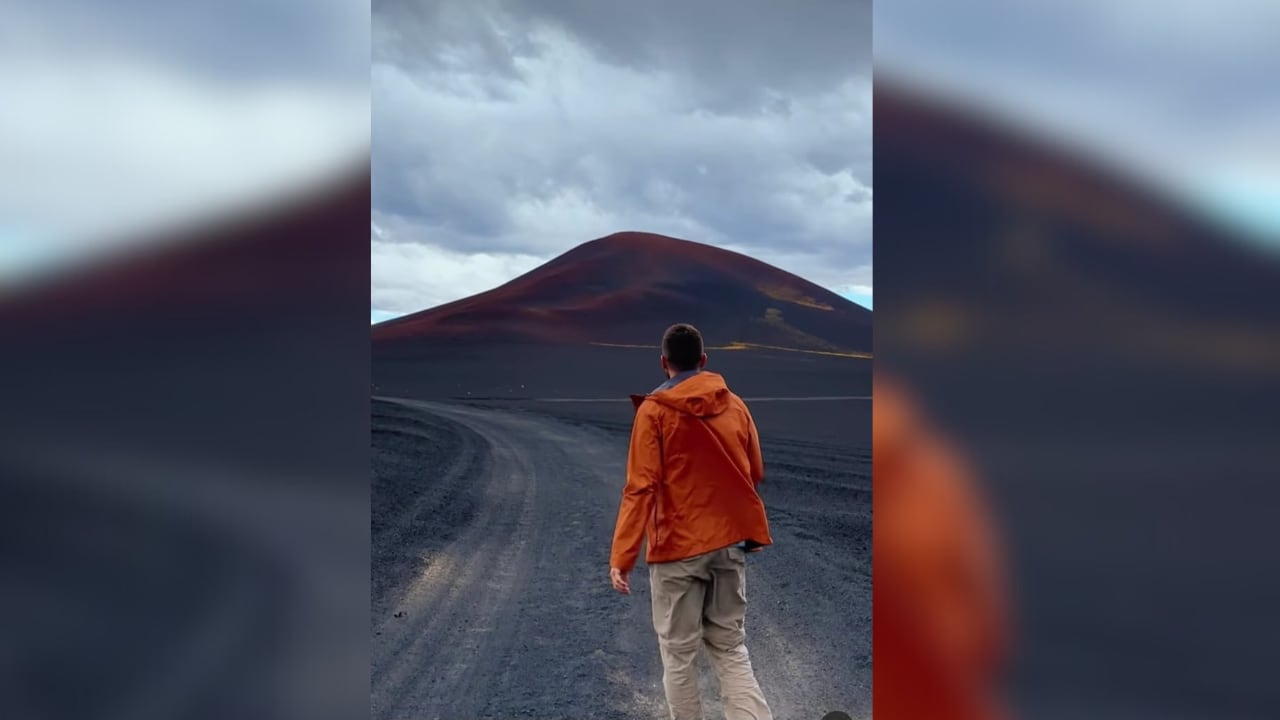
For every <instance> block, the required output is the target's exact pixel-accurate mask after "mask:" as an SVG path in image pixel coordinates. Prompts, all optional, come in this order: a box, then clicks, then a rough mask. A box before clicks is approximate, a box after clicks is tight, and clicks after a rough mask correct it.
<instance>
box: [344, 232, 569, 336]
mask: <svg viewBox="0 0 1280 720" xmlns="http://www.w3.org/2000/svg"><path fill="white" fill-rule="evenodd" d="M548 259H550V258H547V257H540V256H535V255H522V254H515V253H460V252H456V251H452V250H446V249H444V248H440V247H436V246H434V245H429V244H425V243H399V242H394V241H385V240H376V239H375V240H372V241H371V242H370V246H369V274H370V278H369V279H370V286H371V288H372V292H371V297H370V304H371V308H372V309H373V310H374V311H376V312H380V313H386V314H388V315H402V314H405V313H410V312H415V311H418V310H422V309H424V308H430V307H435V306H437V305H442V304H444V303H447V302H450V301H452V300H457V299H458V298H462V297H467V296H470V295H475V294H477V293H481V292H484V291H486V290H491V289H493V288H495V287H497V286H499V285H501V284H503V283H505V282H506V281H508V280H511V279H513V278H515V277H518V276H520V275H522V274H524V273H526V272H528V271H530V270H532V269H534V268H535V267H537V266H539V265H541V264H542V263H544V262H546V261H547V260H548ZM384 319H385V318H384Z"/></svg>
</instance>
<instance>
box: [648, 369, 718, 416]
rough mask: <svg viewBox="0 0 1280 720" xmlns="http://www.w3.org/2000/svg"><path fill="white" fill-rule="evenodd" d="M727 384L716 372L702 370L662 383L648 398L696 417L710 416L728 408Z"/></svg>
mask: <svg viewBox="0 0 1280 720" xmlns="http://www.w3.org/2000/svg"><path fill="white" fill-rule="evenodd" d="M730 396H731V395H730V393H729V386H728V385H726V384H725V382H724V378H723V377H721V376H720V375H719V374H718V373H713V372H708V371H706V370H703V371H701V372H699V373H696V374H694V375H691V376H690V377H688V378H686V379H684V380H681V381H680V382H678V383H676V384H675V385H672V386H670V387H667V386H666V384H665V383H664V384H663V385H662V386H659V389H658V390H655V391H654V392H653V394H651V395H649V396H648V398H649V399H651V400H653V401H654V402H656V403H660V404H662V405H666V406H667V407H669V408H671V409H673V410H679V411H680V412H683V413H688V414H689V415H694V416H697V417H712V416H714V415H719V414H720V413H722V412H724V411H725V410H728V409H729V398H730Z"/></svg>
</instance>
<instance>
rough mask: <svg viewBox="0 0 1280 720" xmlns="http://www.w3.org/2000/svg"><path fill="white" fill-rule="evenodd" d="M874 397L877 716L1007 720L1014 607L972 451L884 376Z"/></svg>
mask: <svg viewBox="0 0 1280 720" xmlns="http://www.w3.org/2000/svg"><path fill="white" fill-rule="evenodd" d="M872 394H873V395H874V396H875V402H874V405H873V407H872V424H873V426H874V429H873V435H874V437H873V441H872V449H871V453H872V457H873V458H874V460H875V471H874V474H873V476H872V477H873V480H872V504H873V507H872V515H873V516H874V517H875V522H874V523H873V525H872V536H873V537H872V546H873V548H874V550H873V551H872V552H873V555H874V557H873V563H874V575H873V579H872V584H871V594H872V600H871V603H872V605H873V606H874V607H875V619H874V621H873V623H872V643H873V644H874V646H875V673H874V675H873V678H872V686H873V688H872V696H873V697H874V698H875V703H874V704H875V707H874V711H875V715H876V717H878V718H881V720H898V719H899V718H903V719H906V720H914V719H915V718H947V719H948V720H1001V719H1003V718H1007V717H1009V713H1008V711H1007V710H1006V708H1005V706H1004V701H1003V698H1002V697H1001V691H1000V686H999V677H1000V675H1001V673H1002V672H1003V671H1004V669H1005V661H1006V658H1007V655H1008V652H1009V648H1010V645H1011V636H1010V628H1009V623H1010V620H1009V618H1008V615H1009V601H1008V596H1007V595H1008V592H1007V588H1006V585H1005V577H1004V568H1003V558H1002V556H1001V548H1000V545H999V544H998V539H997V537H996V534H995V533H996V530H995V528H994V524H993V519H992V517H991V516H990V515H989V514H988V513H989V511H988V509H987V507H986V505H985V502H984V501H983V499H982V497H981V495H980V493H979V487H978V486H977V483H976V481H975V479H974V477H973V476H971V475H970V471H969V469H968V468H967V466H966V463H965V461H964V459H963V457H962V455H961V454H960V453H959V452H958V451H957V449H956V448H955V447H954V446H952V445H951V444H950V443H949V441H947V440H946V439H945V438H943V437H942V436H941V435H940V434H939V433H938V431H937V430H936V429H935V428H934V427H932V425H931V424H930V423H929V421H928V420H927V419H926V418H924V417H923V416H921V415H920V414H918V412H917V410H916V408H915V403H914V401H913V400H912V399H911V398H910V396H909V395H908V394H907V393H906V392H905V391H904V390H903V389H902V388H901V387H898V386H897V385H893V384H890V383H889V382H887V381H886V380H884V379H883V378H882V377H881V374H880V373H879V372H878V371H877V376H876V378H875V381H874V388H873V390H872Z"/></svg>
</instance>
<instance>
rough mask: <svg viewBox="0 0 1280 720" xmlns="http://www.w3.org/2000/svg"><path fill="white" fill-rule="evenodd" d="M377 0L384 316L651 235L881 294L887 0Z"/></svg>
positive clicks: (377, 243) (379, 278) (377, 277)
mask: <svg viewBox="0 0 1280 720" xmlns="http://www.w3.org/2000/svg"><path fill="white" fill-rule="evenodd" d="M803 7H804V12H798V11H797V7H796V6H794V5H789V4H786V3H778V2H772V1H771V0H750V1H746V2H744V1H742V0H735V1H732V2H731V1H728V0H725V1H721V2H709V1H707V2H677V1H674V0H673V1H666V0H664V1H662V2H646V3H601V2H595V1H593V0H560V1H552V2H536V3H530V2H516V1H515V0H512V1H511V2H495V1H486V0H456V1H454V0H439V1H436V0H389V1H383V0H374V3H373V35H372V55H373V67H372V77H371V82H372V85H371V89H370V92H371V98H372V136H373V216H372V218H371V223H370V226H371V227H370V236H371V237H370V255H371V258H370V264H371V268H370V270H371V285H372V288H371V316H372V318H373V319H374V320H375V321H377V320H380V319H385V318H387V317H392V316H395V315H399V314H404V313H408V312H413V311H417V310H422V309H425V308H429V307H434V306H436V305H439V304H441V303H445V302H449V301H451V300H455V299H458V298H461V297H466V296H468V295H472V294H475V293H477V292H481V291H484V290H487V289H489V288H492V287H494V286H496V285H499V284H501V283H503V282H505V281H507V280H510V279H512V278H514V277H516V276H517V275H519V274H521V273H523V272H525V271H527V270H530V269H532V268H534V267H536V266H537V265H539V264H541V263H543V262H545V261H547V260H549V259H551V258H552V257H554V256H556V255H558V254H560V253H562V252H564V251H566V250H569V249H570V248H572V247H574V246H576V245H578V244H581V243H583V242H585V241H587V240H591V239H593V238H596V237H600V236H602V235H607V234H609V233H612V232H615V231H620V230H644V231H651V232H659V233H664V234H669V235H674V236H677V237H682V238H686V239H689V240H696V241H699V242H704V243H710V244H715V245H719V246H722V247H726V248H730V249H734V250H738V251H741V252H745V253H747V254H749V255H752V256H753V257H757V258H759V259H761V260H764V261H766V262H769V263H772V264H774V265H777V266H779V267H781V268H783V269H785V270H788V271H791V272H794V273H796V274H798V275H801V276H802V277H805V278H807V279H809V280H812V281H814V282H817V283H819V284H821V285H823V286H825V287H828V288H830V289H832V290H834V291H836V292H839V293H841V294H843V295H845V296H847V297H850V298H853V299H855V300H857V301H859V302H862V303H863V304H865V305H870V304H871V296H872V281H871V257H872V248H871V208H872V192H871V160H872V158H871V130H872V127H871V16H870V12H871V3H870V2H855V1H850V0H829V1H814V2H807V3H805V4H804V5H803Z"/></svg>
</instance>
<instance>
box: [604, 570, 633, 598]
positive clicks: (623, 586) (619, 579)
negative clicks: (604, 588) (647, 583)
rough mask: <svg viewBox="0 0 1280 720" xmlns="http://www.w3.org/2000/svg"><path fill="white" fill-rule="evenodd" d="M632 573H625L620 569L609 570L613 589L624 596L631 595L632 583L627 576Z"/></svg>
mask: <svg viewBox="0 0 1280 720" xmlns="http://www.w3.org/2000/svg"><path fill="white" fill-rule="evenodd" d="M630 574H631V573H624V572H622V571H621V570H619V569H618V568H609V581H610V582H611V583H613V589H614V590H617V591H618V592H620V593H622V594H623V595H630V594H631V581H630V580H628V579H627V576H628V575H630Z"/></svg>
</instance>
